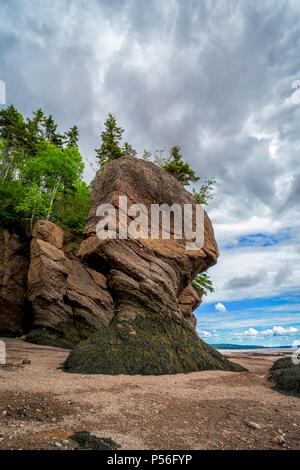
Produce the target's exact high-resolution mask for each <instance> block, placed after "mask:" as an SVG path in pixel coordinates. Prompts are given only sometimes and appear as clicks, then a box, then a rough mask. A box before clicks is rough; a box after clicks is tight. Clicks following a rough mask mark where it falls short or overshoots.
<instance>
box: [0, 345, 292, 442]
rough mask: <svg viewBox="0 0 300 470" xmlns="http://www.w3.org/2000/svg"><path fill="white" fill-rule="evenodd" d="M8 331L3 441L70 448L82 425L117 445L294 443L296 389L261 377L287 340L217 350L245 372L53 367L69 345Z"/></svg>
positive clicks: (1, 385)
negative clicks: (104, 371) (270, 346)
mask: <svg viewBox="0 0 300 470" xmlns="http://www.w3.org/2000/svg"><path fill="white" fill-rule="evenodd" d="M4 341H5V343H6V347H7V364H6V365H2V366H0V449H55V450H59V449H61V450H64V449H75V448H76V447H77V444H76V443H75V442H74V441H73V440H72V439H70V436H71V435H72V434H73V433H74V432H75V431H80V430H84V431H89V432H90V433H91V434H94V435H96V436H98V437H111V438H112V439H113V440H114V441H115V442H117V443H118V444H120V446H121V449H150V450H153V449H168V450H179V449H187V450H189V449H300V424H299V423H300V399H299V398H297V397H293V396H286V395H283V394H280V393H278V392H276V391H274V390H272V383H270V382H269V381H268V380H267V379H266V376H267V374H268V369H269V368H270V366H271V364H272V362H273V361H275V360H276V359H278V358H279V357H282V356H284V355H289V354H290V351H288V350H250V351H232V350H231V351H223V352H224V353H225V354H226V355H228V356H229V358H230V359H231V360H232V361H235V362H238V363H240V364H242V365H243V366H245V367H247V368H248V370H249V372H246V373H245V372H244V373H233V372H221V371H203V372H194V373H190V374H179V375H169V376H166V375H165V376H125V375H120V376H105V375H85V376H83V375H76V374H66V373H64V372H63V371H61V370H60V369H59V366H60V364H61V363H62V362H63V361H64V359H65V358H66V357H67V355H68V353H69V352H68V351H67V350H63V349H59V348H52V347H47V346H36V345H33V344H28V343H25V342H24V341H21V340H19V339H8V338H5V339H4ZM24 360H28V361H31V363H30V364H23V361H24ZM25 362H26V361H25ZM279 436H281V437H279Z"/></svg>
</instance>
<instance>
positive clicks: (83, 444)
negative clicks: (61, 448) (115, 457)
mask: <svg viewBox="0 0 300 470" xmlns="http://www.w3.org/2000/svg"><path fill="white" fill-rule="evenodd" d="M70 437H71V439H73V441H76V442H78V444H79V446H80V448H81V449H90V450H117V449H120V447H121V446H120V445H119V444H117V443H116V442H115V441H113V440H112V439H111V438H110V437H96V436H93V435H92V434H90V433H89V432H87V431H78V432H75V434H73V435H72V436H70Z"/></svg>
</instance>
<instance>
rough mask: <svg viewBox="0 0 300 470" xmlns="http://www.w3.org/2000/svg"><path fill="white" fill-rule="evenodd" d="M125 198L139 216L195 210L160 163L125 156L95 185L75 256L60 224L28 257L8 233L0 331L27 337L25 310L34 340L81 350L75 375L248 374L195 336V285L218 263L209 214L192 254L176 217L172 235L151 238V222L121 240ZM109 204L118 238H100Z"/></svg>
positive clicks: (41, 233)
mask: <svg viewBox="0 0 300 470" xmlns="http://www.w3.org/2000/svg"><path fill="white" fill-rule="evenodd" d="M120 196H126V197H127V198H128V199H127V204H128V207H131V206H132V205H133V204H143V208H141V207H140V210H142V211H145V212H147V214H150V213H151V205H152V204H165V205H167V206H169V207H170V206H172V205H173V204H177V205H178V206H179V207H180V208H181V209H182V212H184V207H185V205H186V204H189V205H190V207H192V208H193V212H194V215H195V213H196V203H197V201H196V199H195V198H194V197H193V195H192V194H191V193H189V192H188V191H186V190H185V189H184V188H183V186H182V185H181V184H180V183H179V182H178V181H177V180H176V179H175V178H173V177H172V176H170V175H169V174H167V173H166V172H164V171H163V170H161V169H160V168H159V167H158V166H156V165H155V164H153V163H149V162H145V161H143V160H138V159H135V158H132V157H127V156H126V157H122V158H120V159H119V160H116V161H113V162H111V163H109V164H106V165H105V166H104V167H103V168H102V169H100V170H99V171H98V173H97V176H96V179H95V182H94V189H93V194H92V199H93V204H92V209H91V211H90V214H89V218H88V222H87V226H86V229H85V232H84V236H83V238H82V239H81V244H80V249H79V251H78V252H77V250H76V249H75V248H74V246H73V244H72V243H70V242H66V240H64V233H63V231H62V230H61V229H60V228H59V227H57V226H56V225H55V224H53V223H52V222H49V221H45V220H40V221H39V222H37V224H36V225H35V227H34V231H33V236H32V241H31V245H30V256H29V253H27V254H26V253H22V246H21V244H20V241H19V239H18V238H16V236H11V235H9V234H8V233H7V232H5V233H4V234H2V238H1V240H3V241H2V243H1V245H0V255H1V257H2V259H3V262H2V265H0V302H1V304H0V305H1V306H2V311H1V313H0V330H1V331H3V332H4V333H5V332H6V331H11V332H13V333H14V334H22V333H23V332H24V326H23V325H24V312H25V313H26V312H27V313H26V315H27V319H30V318H32V324H31V325H30V331H29V334H28V335H27V338H26V339H27V341H31V342H35V343H38V344H49V345H52V346H60V347H67V348H74V349H73V350H72V351H71V353H70V355H69V357H68V358H67V360H66V362H65V365H64V369H65V370H66V371H71V372H80V373H104V374H120V373H126V374H137V373H139V374H164V373H179V372H190V371H195V370H202V369H222V370H242V368H241V367H240V366H238V365H236V364H233V363H231V362H229V361H228V360H227V359H226V358H224V357H223V356H221V355H220V354H219V353H218V352H217V351H215V350H214V349H213V348H211V347H210V346H209V345H207V344H206V343H204V342H203V341H202V340H201V339H200V338H199V337H198V335H197V333H196V331H195V326H196V318H195V316H194V315H193V311H194V310H195V308H197V307H198V306H199V305H200V303H201V292H199V291H198V290H197V289H195V288H194V287H193V286H192V284H191V281H192V280H193V278H194V277H195V276H196V275H197V274H198V273H199V272H202V271H206V270H207V269H208V268H209V267H210V266H212V265H214V264H215V263H216V261H217V257H218V248H217V244H216V241H215V238H214V232H213V228H212V225H211V222H210V220H209V218H208V216H207V214H206V213H205V214H204V243H203V245H202V248H201V249H200V248H197V249H196V248H195V247H194V249H193V250H188V249H187V245H186V242H187V240H186V239H185V238H182V239H180V238H176V239H174V237H173V235H174V232H175V227H174V217H173V218H172V217H171V219H170V220H171V234H172V235H171V239H165V237H164V236H163V234H162V233H160V232H159V233H158V237H157V239H153V237H151V236H150V230H151V227H150V221H149V224H148V226H147V227H143V229H142V230H141V233H140V237H138V238H133V237H129V238H126V237H125V238H123V239H122V237H121V238H120V237H119V235H120V230H121V231H122V230H123V231H124V227H125V228H126V230H127V229H128V227H129V225H130V224H131V223H132V221H135V216H133V215H131V216H130V217H128V218H127V216H126V217H125V215H126V214H125V213H124V210H123V211H122V210H120V209H119V197H120ZM102 204H110V205H111V207H112V208H114V209H115V213H116V221H117V223H116V229H117V234H116V238H110V239H100V238H99V237H98V236H97V233H96V232H97V225H98V222H99V220H100V219H99V217H98V216H97V213H96V212H97V208H98V206H100V205H102ZM125 212H126V211H125ZM122 221H123V222H122ZM159 224H160V225H161V222H159ZM160 228H161V227H160ZM193 228H194V229H195V220H194V224H193ZM29 258H30V265H29V270H28V279H26V277H27V269H28V264H29ZM26 296H27V297H26ZM25 297H26V301H24V299H25ZM26 302H27V303H26ZM27 327H28V321H27ZM25 330H26V328H25ZM27 331H28V330H27ZM27 331H26V332H27Z"/></svg>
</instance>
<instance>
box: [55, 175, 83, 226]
mask: <svg viewBox="0 0 300 470" xmlns="http://www.w3.org/2000/svg"><path fill="white" fill-rule="evenodd" d="M91 206H92V202H91V190H90V187H89V186H88V185H87V184H86V183H85V181H78V182H77V183H75V185H74V190H73V191H68V192H67V193H65V194H62V195H60V196H59V197H58V198H57V200H56V201H55V203H54V207H53V213H54V214H53V217H52V220H53V222H55V223H56V224H58V225H60V226H61V227H62V228H63V229H64V230H65V231H66V232H68V233H71V234H75V235H77V234H81V233H82V232H83V230H84V228H85V225H86V221H87V218H88V215H89V211H90V209H91Z"/></svg>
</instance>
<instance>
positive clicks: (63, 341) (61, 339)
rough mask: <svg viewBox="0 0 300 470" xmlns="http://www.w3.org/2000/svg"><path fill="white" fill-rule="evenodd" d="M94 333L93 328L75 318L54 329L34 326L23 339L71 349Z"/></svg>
mask: <svg viewBox="0 0 300 470" xmlns="http://www.w3.org/2000/svg"><path fill="white" fill-rule="evenodd" d="M94 333H95V329H94V328H91V327H89V326H87V325H86V324H85V323H83V322H81V321H79V320H75V321H74V322H72V323H63V324H60V325H58V326H57V327H56V328H55V329H53V328H34V329H32V330H31V331H30V332H29V333H28V335H27V336H26V340H25V341H27V342H28V343H34V344H40V345H43V346H54V347H57V348H65V349H72V348H74V347H75V346H76V345H77V344H78V343H80V342H81V341H84V340H86V339H87V338H89V337H90V336H91V335H92V334H94Z"/></svg>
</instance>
